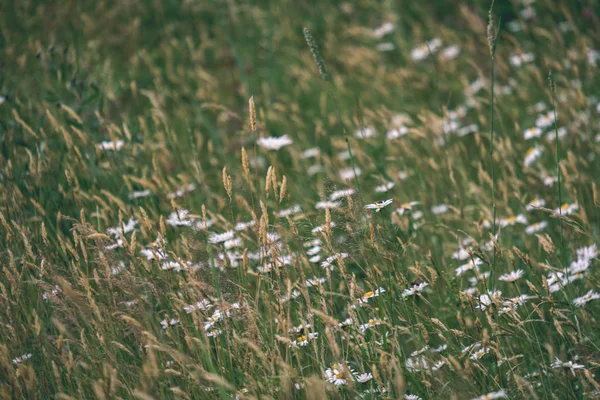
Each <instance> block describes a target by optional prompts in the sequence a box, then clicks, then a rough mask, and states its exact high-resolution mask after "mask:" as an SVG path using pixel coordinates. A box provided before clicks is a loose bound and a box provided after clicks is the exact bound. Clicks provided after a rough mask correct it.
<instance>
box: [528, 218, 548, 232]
mask: <svg viewBox="0 0 600 400" xmlns="http://www.w3.org/2000/svg"><path fill="white" fill-rule="evenodd" d="M547 226H548V221H540V222H536V223H535V224H531V225H529V226H528V227H527V228H525V233H526V234H528V235H533V234H534V233H537V232H540V231H543V230H544V229H546V227H547Z"/></svg>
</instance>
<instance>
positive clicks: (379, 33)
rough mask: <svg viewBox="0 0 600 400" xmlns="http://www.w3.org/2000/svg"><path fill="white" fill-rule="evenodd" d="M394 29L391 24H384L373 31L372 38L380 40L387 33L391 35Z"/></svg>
mask: <svg viewBox="0 0 600 400" xmlns="http://www.w3.org/2000/svg"><path fill="white" fill-rule="evenodd" d="M394 29H395V26H394V24H393V23H391V22H385V23H384V24H383V25H381V26H380V27H379V28H377V29H375V30H374V31H373V36H375V37H376V38H377V39H381V38H382V37H384V36H385V35H387V34H388V33H392V32H393V31H394Z"/></svg>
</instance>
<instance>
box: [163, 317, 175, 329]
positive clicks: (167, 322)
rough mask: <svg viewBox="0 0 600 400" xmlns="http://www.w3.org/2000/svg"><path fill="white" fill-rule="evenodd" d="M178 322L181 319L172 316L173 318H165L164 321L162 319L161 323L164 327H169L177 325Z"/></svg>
mask: <svg viewBox="0 0 600 400" xmlns="http://www.w3.org/2000/svg"><path fill="white" fill-rule="evenodd" d="M178 323H179V320H178V319H175V318H171V320H166V319H163V320H162V321H160V324H161V325H162V327H163V329H167V328H168V327H170V326H175V325H177V324H178Z"/></svg>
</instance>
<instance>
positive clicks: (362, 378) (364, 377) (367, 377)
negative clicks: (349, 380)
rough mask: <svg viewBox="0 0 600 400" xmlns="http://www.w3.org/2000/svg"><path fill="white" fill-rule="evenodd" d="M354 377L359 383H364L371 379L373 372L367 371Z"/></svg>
mask: <svg viewBox="0 0 600 400" xmlns="http://www.w3.org/2000/svg"><path fill="white" fill-rule="evenodd" d="M354 378H355V379H356V381H357V382H359V383H366V382H369V381H370V380H371V379H373V374H372V373H370V372H367V373H364V374H357V375H354Z"/></svg>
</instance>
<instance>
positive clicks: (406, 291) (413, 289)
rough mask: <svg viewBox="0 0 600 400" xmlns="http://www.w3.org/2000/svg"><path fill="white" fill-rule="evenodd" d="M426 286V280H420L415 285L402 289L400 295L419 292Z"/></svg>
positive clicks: (404, 295) (427, 284) (411, 294)
mask: <svg viewBox="0 0 600 400" xmlns="http://www.w3.org/2000/svg"><path fill="white" fill-rule="evenodd" d="M427 286H429V283H427V282H422V283H419V284H417V285H413V286H411V287H410V288H409V289H404V291H403V292H402V297H408V296H413V295H415V294H417V293H421V292H422V291H423V290H425V288H426V287H427Z"/></svg>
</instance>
